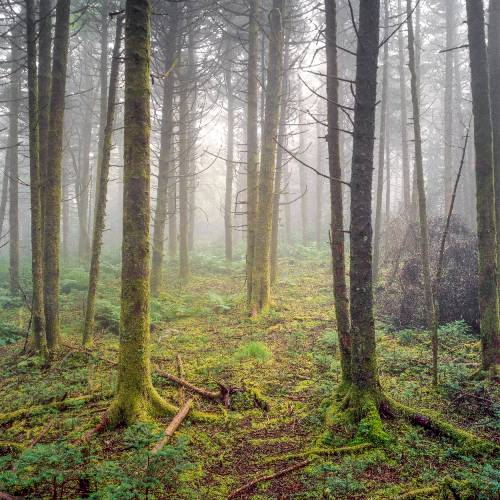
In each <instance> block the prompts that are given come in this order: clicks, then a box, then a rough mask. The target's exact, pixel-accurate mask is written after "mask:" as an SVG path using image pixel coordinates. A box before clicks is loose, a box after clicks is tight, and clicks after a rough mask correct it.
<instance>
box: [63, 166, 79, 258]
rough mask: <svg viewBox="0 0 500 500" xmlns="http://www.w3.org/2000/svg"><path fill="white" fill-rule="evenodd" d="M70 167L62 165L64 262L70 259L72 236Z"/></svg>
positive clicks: (76, 190) (76, 189)
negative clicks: (70, 225)
mask: <svg viewBox="0 0 500 500" xmlns="http://www.w3.org/2000/svg"><path fill="white" fill-rule="evenodd" d="M68 177H69V175H68V169H67V168H66V167H65V166H64V162H63V167H62V202H61V205H62V206H61V216H62V249H61V254H62V259H63V261H64V262H68V260H69V249H70V246H71V244H70V241H69V240H70V236H69V233H70V231H69V203H70V202H69V198H70V196H69V179H68ZM78 191H79V188H78V184H75V193H78Z"/></svg>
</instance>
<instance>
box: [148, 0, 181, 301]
mask: <svg viewBox="0 0 500 500" xmlns="http://www.w3.org/2000/svg"><path fill="white" fill-rule="evenodd" d="M168 20H169V21H168V23H169V24H168V30H167V33H166V36H165V49H166V57H165V72H166V73H165V77H164V80H163V103H162V117H161V136H160V158H159V165H158V190H157V196H156V210H155V218H154V227H153V261H152V273H151V292H152V294H153V295H158V293H159V292H160V288H161V284H162V277H163V256H164V246H165V226H166V222H167V203H168V184H169V172H170V171H171V169H172V167H171V164H172V162H173V158H172V135H173V130H174V116H173V104H174V91H175V88H174V84H175V79H174V75H175V72H174V65H175V60H176V55H177V47H176V40H177V22H178V20H177V4H176V3H172V4H171V7H170V10H169V18H168Z"/></svg>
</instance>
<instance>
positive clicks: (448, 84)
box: [444, 0, 456, 215]
mask: <svg viewBox="0 0 500 500" xmlns="http://www.w3.org/2000/svg"><path fill="white" fill-rule="evenodd" d="M445 4H446V6H445V7H446V8H445V17H446V49H452V48H453V47H455V38H456V37H455V1H454V0H445ZM454 56H455V54H454V52H453V51H452V50H448V51H447V52H446V53H445V71H444V74H445V76H444V214H445V215H446V214H447V213H448V208H449V206H450V202H451V193H452V189H453V150H452V137H453V61H454Z"/></svg>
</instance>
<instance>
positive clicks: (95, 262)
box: [82, 17, 123, 347]
mask: <svg viewBox="0 0 500 500" xmlns="http://www.w3.org/2000/svg"><path fill="white" fill-rule="evenodd" d="M122 24H123V20H122V17H118V18H117V20H116V35H115V44H114V47H113V60H112V62H111V74H110V78H109V96H108V110H107V118H106V126H105V128H104V137H103V139H102V142H101V145H102V148H103V151H102V152H101V154H100V155H99V158H100V159H101V163H100V164H99V165H98V169H97V174H98V179H97V192H96V198H95V210H94V231H93V236H92V251H91V259H90V271H89V286H88V290H87V303H86V308H85V323H84V327H83V338H82V342H83V345H84V346H86V347H88V346H90V345H91V344H92V340H93V339H92V337H93V331H94V319H95V302H96V291H97V282H98V279H99V260H100V257H101V248H102V235H103V232H104V222H105V217H106V201H107V194H108V178H109V164H110V158H111V148H112V138H113V126H114V121H115V107H116V103H115V101H116V88H117V83H118V73H119V69H120V44H121V36H122Z"/></svg>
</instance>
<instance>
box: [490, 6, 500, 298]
mask: <svg viewBox="0 0 500 500" xmlns="http://www.w3.org/2000/svg"><path fill="white" fill-rule="evenodd" d="M488 58H489V69H490V98H491V120H492V125H493V158H494V177H495V222H496V229H497V231H496V238H497V266H498V265H499V263H500V86H499V85H498V82H500V1H499V0H490V17H489V23H488ZM497 292H498V296H499V298H500V280H499V279H498V276H497Z"/></svg>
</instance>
